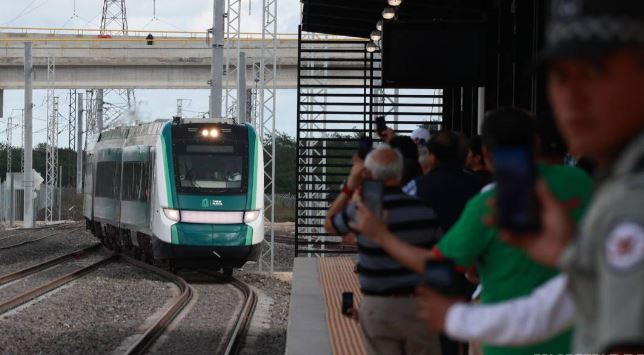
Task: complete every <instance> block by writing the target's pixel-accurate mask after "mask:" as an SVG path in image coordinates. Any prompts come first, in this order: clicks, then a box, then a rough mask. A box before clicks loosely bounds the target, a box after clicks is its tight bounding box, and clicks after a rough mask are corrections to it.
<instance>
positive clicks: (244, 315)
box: [202, 271, 257, 355]
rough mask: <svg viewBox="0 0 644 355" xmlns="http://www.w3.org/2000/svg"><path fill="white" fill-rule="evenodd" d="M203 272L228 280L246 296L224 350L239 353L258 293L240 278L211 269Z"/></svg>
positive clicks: (231, 354) (229, 353)
mask: <svg viewBox="0 0 644 355" xmlns="http://www.w3.org/2000/svg"><path fill="white" fill-rule="evenodd" d="M202 273H204V274H206V275H209V276H213V277H215V278H217V279H220V280H223V281H228V282H229V283H230V284H231V285H232V286H233V287H235V288H237V289H238V290H239V291H241V293H242V295H243V296H244V304H243V305H242V309H241V311H240V312H239V315H238V317H237V320H236V321H235V325H234V327H233V330H232V332H230V334H229V336H228V339H227V341H226V348H225V349H224V352H223V354H224V355H237V354H239V353H240V352H241V350H242V346H243V345H244V340H245V339H246V335H247V334H248V329H249V328H250V323H251V321H252V319H253V313H254V312H255V306H256V305H257V295H256V294H255V291H253V289H252V288H251V287H250V286H249V285H248V284H246V283H245V282H243V281H241V280H239V279H236V278H234V277H226V276H222V275H220V274H217V273H213V272H210V271H202Z"/></svg>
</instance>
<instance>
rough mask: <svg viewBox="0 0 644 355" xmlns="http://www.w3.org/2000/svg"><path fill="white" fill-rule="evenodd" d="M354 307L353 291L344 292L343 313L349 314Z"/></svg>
mask: <svg viewBox="0 0 644 355" xmlns="http://www.w3.org/2000/svg"><path fill="white" fill-rule="evenodd" d="M351 308H353V292H342V314H344V315H345V316H349V315H350V314H349V311H350V310H351Z"/></svg>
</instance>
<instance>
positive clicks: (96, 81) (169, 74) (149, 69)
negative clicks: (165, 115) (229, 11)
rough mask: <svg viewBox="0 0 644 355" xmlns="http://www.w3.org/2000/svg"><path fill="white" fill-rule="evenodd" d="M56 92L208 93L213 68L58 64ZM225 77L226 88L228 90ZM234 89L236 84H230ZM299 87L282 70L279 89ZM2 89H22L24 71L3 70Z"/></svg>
mask: <svg viewBox="0 0 644 355" xmlns="http://www.w3.org/2000/svg"><path fill="white" fill-rule="evenodd" d="M56 64H57V65H56V82H55V83H54V88H56V89H69V88H74V89H93V88H104V89H124V88H128V89H208V88H209V86H208V80H209V79H210V65H204V66H195V65H184V66H178V65H171V66H100V67H99V66H63V65H58V60H56ZM34 70H35V74H34V76H35V77H34V82H33V88H34V89H46V88H47V68H46V67H36V68H34ZM246 78H247V81H246V82H247V85H248V87H254V86H255V82H254V74H253V72H252V68H248V69H247V71H246ZM227 82H228V80H226V77H225V76H224V87H226V83H227ZM230 84H231V85H232V86H231V87H230V88H232V89H235V88H236V86H237V80H236V78H235V80H230ZM296 87H297V70H296V68H295V67H282V68H279V70H278V74H277V88H278V89H294V88H296ZM0 88H3V89H23V88H24V72H23V70H22V68H21V67H2V66H0Z"/></svg>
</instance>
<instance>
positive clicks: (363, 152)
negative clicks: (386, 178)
mask: <svg viewBox="0 0 644 355" xmlns="http://www.w3.org/2000/svg"><path fill="white" fill-rule="evenodd" d="M371 149H373V140H372V139H371V138H369V137H365V136H363V137H361V138H360V140H359V141H358V157H360V159H362V160H365V158H366V157H367V154H369V152H371Z"/></svg>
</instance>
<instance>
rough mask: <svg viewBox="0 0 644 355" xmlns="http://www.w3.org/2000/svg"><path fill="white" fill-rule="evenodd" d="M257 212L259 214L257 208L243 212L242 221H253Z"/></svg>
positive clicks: (256, 216) (257, 215)
mask: <svg viewBox="0 0 644 355" xmlns="http://www.w3.org/2000/svg"><path fill="white" fill-rule="evenodd" d="M259 214H260V211H259V210H256V211H246V212H244V223H252V222H255V220H257V218H258V217H259Z"/></svg>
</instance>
